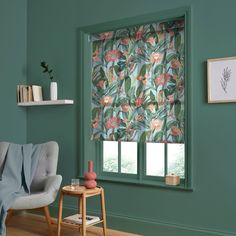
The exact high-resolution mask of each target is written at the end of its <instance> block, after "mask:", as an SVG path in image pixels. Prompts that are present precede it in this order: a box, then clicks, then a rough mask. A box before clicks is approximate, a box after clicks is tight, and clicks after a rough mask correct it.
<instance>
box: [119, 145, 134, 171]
mask: <svg viewBox="0 0 236 236" xmlns="http://www.w3.org/2000/svg"><path fill="white" fill-rule="evenodd" d="M121 173H127V174H137V143H135V142H122V143H121Z"/></svg>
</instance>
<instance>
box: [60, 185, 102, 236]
mask: <svg viewBox="0 0 236 236" xmlns="http://www.w3.org/2000/svg"><path fill="white" fill-rule="evenodd" d="M64 196H71V197H78V198H79V206H80V207H79V208H80V210H79V213H80V214H81V215H82V224H76V227H79V229H80V232H81V233H82V236H86V228H88V227H90V226H92V225H95V224H99V223H102V226H103V236H106V210H105V200H104V190H103V188H102V187H99V186H98V187H96V188H94V189H86V188H85V187H84V186H79V187H76V188H72V187H71V186H69V185H68V186H64V187H63V188H62V189H61V192H60V201H59V210H58V222H57V236H61V226H62V225H63V224H65V225H73V226H75V224H72V223H69V222H66V221H64V220H63V219H62V211H63V198H64ZM93 196H100V199H101V201H100V202H101V209H102V218H101V219H100V220H99V221H97V222H95V223H93V224H89V225H86V198H88V197H93Z"/></svg>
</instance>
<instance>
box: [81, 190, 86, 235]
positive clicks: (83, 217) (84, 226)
mask: <svg viewBox="0 0 236 236" xmlns="http://www.w3.org/2000/svg"><path fill="white" fill-rule="evenodd" d="M82 236H86V197H85V194H83V195H82Z"/></svg>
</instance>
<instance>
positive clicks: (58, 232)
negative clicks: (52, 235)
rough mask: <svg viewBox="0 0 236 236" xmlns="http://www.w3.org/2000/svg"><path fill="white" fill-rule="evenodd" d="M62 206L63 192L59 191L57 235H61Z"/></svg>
mask: <svg viewBox="0 0 236 236" xmlns="http://www.w3.org/2000/svg"><path fill="white" fill-rule="evenodd" d="M62 208H63V193H62V192H61V193H60V201H59V210H58V219H57V236H61V221H62Z"/></svg>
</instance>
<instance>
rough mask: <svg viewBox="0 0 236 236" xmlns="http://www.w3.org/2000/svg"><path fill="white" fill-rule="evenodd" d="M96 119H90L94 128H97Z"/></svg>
mask: <svg viewBox="0 0 236 236" xmlns="http://www.w3.org/2000/svg"><path fill="white" fill-rule="evenodd" d="M98 124H99V123H98V120H97V119H95V120H93V121H92V127H93V128H94V129H97V128H98Z"/></svg>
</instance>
